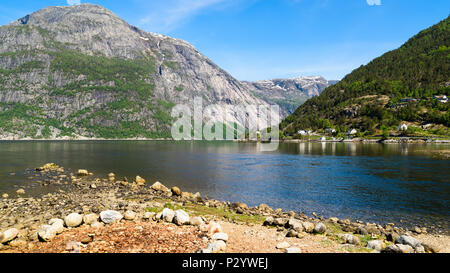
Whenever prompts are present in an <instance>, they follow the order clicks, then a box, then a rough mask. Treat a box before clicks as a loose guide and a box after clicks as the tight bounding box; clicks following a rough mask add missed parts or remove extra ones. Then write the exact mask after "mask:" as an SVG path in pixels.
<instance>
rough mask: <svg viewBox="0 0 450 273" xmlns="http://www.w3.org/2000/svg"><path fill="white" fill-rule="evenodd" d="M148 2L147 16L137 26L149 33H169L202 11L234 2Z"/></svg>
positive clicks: (177, 0)
mask: <svg viewBox="0 0 450 273" xmlns="http://www.w3.org/2000/svg"><path fill="white" fill-rule="evenodd" d="M158 2H159V3H155V2H153V3H152V2H150V3H148V4H147V6H146V8H147V9H148V10H149V11H150V13H149V14H148V15H146V16H145V17H144V18H142V19H140V21H139V24H140V25H141V26H142V27H145V28H147V29H149V30H151V31H156V32H158V31H159V32H170V31H171V30H173V29H175V28H177V27H178V26H180V24H182V23H184V22H186V21H188V20H189V19H191V18H192V17H194V16H196V15H198V14H199V13H201V12H202V11H204V10H206V9H211V8H224V7H226V6H228V5H229V4H230V2H236V1H235V0H167V1H158Z"/></svg>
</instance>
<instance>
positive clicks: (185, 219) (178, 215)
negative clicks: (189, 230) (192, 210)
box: [173, 209, 189, 226]
mask: <svg viewBox="0 0 450 273" xmlns="http://www.w3.org/2000/svg"><path fill="white" fill-rule="evenodd" d="M173 222H174V223H175V224H177V225H179V226H182V225H188V224H189V214H187V213H186V212H185V211H184V210H181V209H180V210H177V211H175V215H174V217H173Z"/></svg>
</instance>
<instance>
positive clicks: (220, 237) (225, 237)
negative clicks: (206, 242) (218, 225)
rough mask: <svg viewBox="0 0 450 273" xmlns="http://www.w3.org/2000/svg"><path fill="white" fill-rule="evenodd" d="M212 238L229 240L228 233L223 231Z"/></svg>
mask: <svg viewBox="0 0 450 273" xmlns="http://www.w3.org/2000/svg"><path fill="white" fill-rule="evenodd" d="M211 239H212V240H215V241H217V240H222V241H224V242H227V241H228V234H226V233H223V232H218V233H215V234H214V235H213V236H211Z"/></svg>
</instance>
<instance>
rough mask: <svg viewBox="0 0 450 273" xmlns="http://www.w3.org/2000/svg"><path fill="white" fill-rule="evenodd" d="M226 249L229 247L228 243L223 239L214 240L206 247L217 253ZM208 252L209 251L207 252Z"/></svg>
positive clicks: (210, 251)
mask: <svg viewBox="0 0 450 273" xmlns="http://www.w3.org/2000/svg"><path fill="white" fill-rule="evenodd" d="M226 249H227V244H226V243H225V242H224V241H222V240H219V241H215V242H212V243H210V244H209V245H208V246H207V247H206V250H207V251H209V253H217V252H220V251H225V250H226ZM204 253H205V252H204ZM206 253H208V252H206Z"/></svg>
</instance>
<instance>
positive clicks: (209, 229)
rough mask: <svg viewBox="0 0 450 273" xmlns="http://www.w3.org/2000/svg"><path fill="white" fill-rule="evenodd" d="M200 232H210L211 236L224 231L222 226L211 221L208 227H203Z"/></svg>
mask: <svg viewBox="0 0 450 273" xmlns="http://www.w3.org/2000/svg"><path fill="white" fill-rule="evenodd" d="M200 230H202V231H206V232H208V234H209V235H213V234H215V233H220V232H223V229H222V227H221V226H220V224H219V223H216V222H214V221H211V222H210V223H209V224H208V225H204V226H201V227H200Z"/></svg>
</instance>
